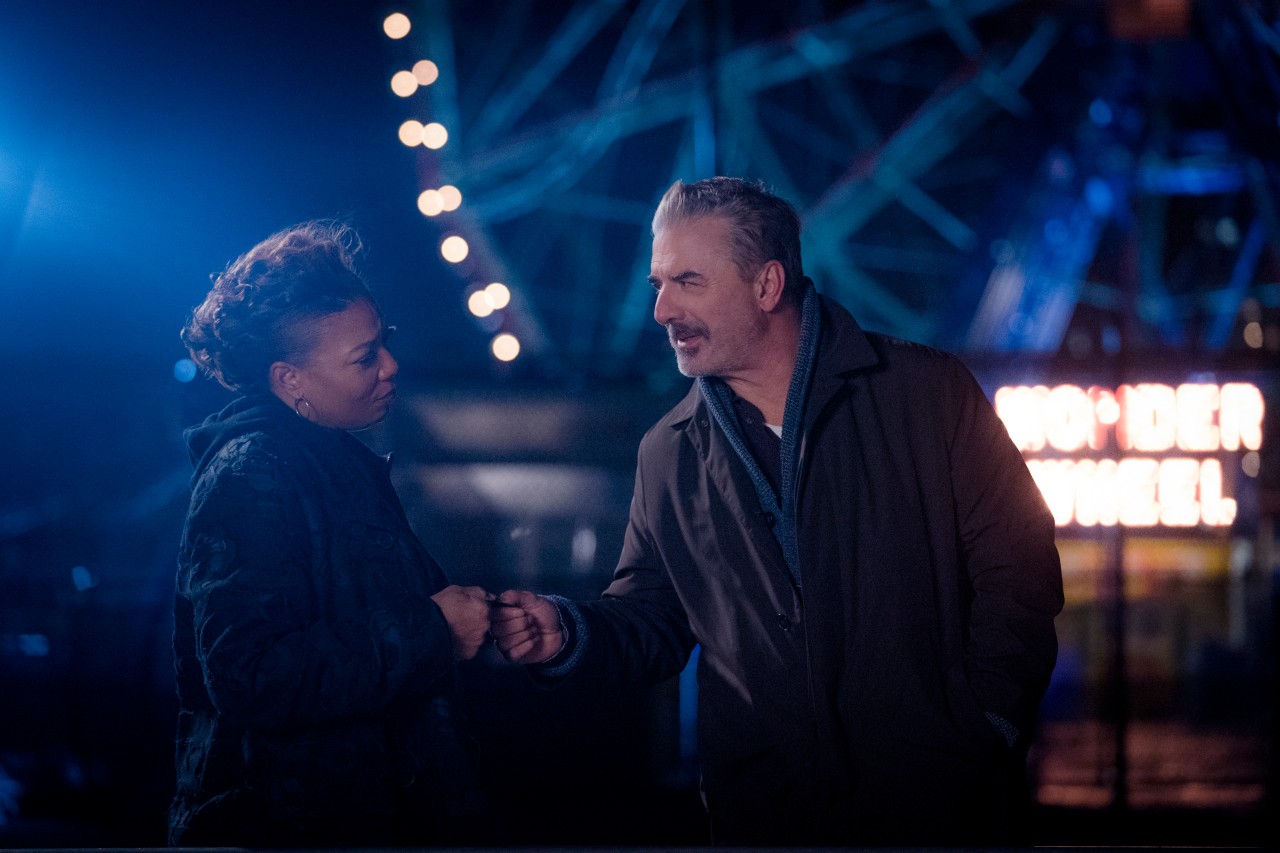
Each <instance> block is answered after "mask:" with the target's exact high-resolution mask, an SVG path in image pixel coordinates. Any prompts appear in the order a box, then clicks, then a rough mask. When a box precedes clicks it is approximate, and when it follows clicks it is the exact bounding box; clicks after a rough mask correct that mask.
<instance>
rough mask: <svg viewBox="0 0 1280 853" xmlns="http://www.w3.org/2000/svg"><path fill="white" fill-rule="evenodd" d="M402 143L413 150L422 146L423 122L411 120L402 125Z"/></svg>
mask: <svg viewBox="0 0 1280 853" xmlns="http://www.w3.org/2000/svg"><path fill="white" fill-rule="evenodd" d="M400 141H401V142H403V143H404V144H405V145H407V146H409V147H410V148H412V147H413V146H415V145H421V144H422V122H420V121H417V120H416V119H409V120H408V121H406V122H405V123H404V124H402V125H400Z"/></svg>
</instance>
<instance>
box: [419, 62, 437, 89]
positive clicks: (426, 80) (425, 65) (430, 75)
mask: <svg viewBox="0 0 1280 853" xmlns="http://www.w3.org/2000/svg"><path fill="white" fill-rule="evenodd" d="M413 76H414V79H416V80H417V81H418V85H419V86H430V85H431V84H432V83H434V82H436V80H437V79H438V78H439V77H440V69H439V68H437V67H436V64H435V63H434V62H432V61H431V60H430V59H420V60H418V61H417V62H415V63H413Z"/></svg>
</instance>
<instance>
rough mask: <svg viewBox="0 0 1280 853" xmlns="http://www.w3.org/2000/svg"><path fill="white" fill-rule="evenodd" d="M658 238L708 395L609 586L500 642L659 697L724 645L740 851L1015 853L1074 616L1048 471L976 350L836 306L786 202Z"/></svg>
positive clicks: (704, 701)
mask: <svg viewBox="0 0 1280 853" xmlns="http://www.w3.org/2000/svg"><path fill="white" fill-rule="evenodd" d="M653 234H654V240H653V258H652V267H651V270H652V271H651V275H650V276H649V278H650V281H651V282H652V283H653V286H654V289H655V290H656V292H657V301H656V304H655V307H654V319H655V320H657V321H658V322H659V323H661V324H662V325H663V326H665V327H666V329H667V333H668V336H669V338H670V340H671V345H672V347H673V348H674V349H675V353H676V363H677V365H678V367H679V369H680V371H681V372H682V373H683V374H685V375H686V376H690V377H696V382H695V384H694V387H693V388H692V389H691V390H690V392H689V394H688V396H686V397H685V398H684V400H683V401H681V402H680V403H679V404H678V405H677V406H676V407H675V408H673V409H672V410H671V411H670V412H668V413H667V415H666V416H665V417H663V418H662V420H660V421H659V422H658V423H657V425H656V426H654V427H653V428H652V429H651V430H650V431H649V432H648V433H647V434H646V435H645V437H644V439H643V440H642V442H641V444H640V451H639V457H638V463H637V466H636V481H635V491H634V494H633V497H632V502H631V511H630V518H629V522H628V527H627V531H626V538H625V541H624V544H623V550H622V555H621V557H620V559H619V561H618V567H617V570H616V572H615V575H614V580H613V583H612V584H611V585H610V586H609V588H608V589H607V590H606V591H605V593H604V597H603V598H602V599H601V600H600V601H596V602H570V601H567V600H563V599H549V598H545V597H539V596H534V595H533V594H532V593H527V592H514V591H513V592H507V593H504V594H503V596H502V600H503V601H504V602H506V603H508V604H518V605H519V607H507V608H495V615H494V622H493V625H492V631H493V634H494V635H495V637H496V639H497V641H498V645H499V647H500V648H501V649H502V650H503V651H504V653H505V654H506V655H507V656H508V657H509V658H510V659H511V660H514V661H516V662H520V663H533V664H536V665H535V666H534V668H533V669H534V672H535V673H536V674H538V675H539V676H540V677H541V678H544V679H548V680H550V681H552V682H555V681H559V680H563V679H567V678H592V679H601V680H603V681H605V682H609V683H612V684H614V685H636V684H651V683H654V682H657V681H659V680H661V679H664V678H667V677H669V676H671V675H673V674H675V673H677V672H679V671H680V669H681V668H682V667H683V666H684V665H685V663H686V661H687V659H688V656H689V654H690V652H691V650H692V648H693V646H694V644H695V643H696V644H700V645H701V656H700V661H699V665H698V686H699V692H698V738H699V752H700V762H701V769H702V787H703V796H704V800H705V803H706V806H707V809H708V811H709V813H710V816H711V822H712V832H713V837H714V840H715V841H716V842H717V843H720V844H733V845H738V844H742V845H746V844H751V845H759V844H765V845H795V844H946V845H960V844H978V843H1002V842H1004V843H1007V842H1008V841H1009V840H1010V836H1009V834H1008V830H1009V821H1010V816H1011V809H1012V806H1013V803H1014V801H1015V797H1016V793H1017V787H1018V782H1019V781H1020V779H1021V776H1022V765H1023V756H1024V755H1025V746H1026V741H1027V737H1028V734H1029V732H1030V731H1031V729H1032V725H1033V718H1034V714H1035V710H1036V707H1037V705H1038V703H1039V701H1040V698H1041V696H1042V695H1043V693H1044V690H1045V688H1046V686H1047V684H1048V681H1049V675H1050V672H1051V670H1052V668H1053V664H1054V660H1055V656H1056V651H1057V644H1056V638H1055V634H1054V629H1053V619H1054V616H1055V615H1056V614H1057V613H1058V611H1059V610H1060V609H1061V607H1062V579H1061V572H1060V568H1059V563H1058V555H1057V551H1056V550H1055V548H1054V544H1053V519H1052V517H1051V515H1050V514H1049V512H1048V510H1047V508H1046V506H1045V504H1044V501H1043V500H1042V498H1041V497H1040V494H1039V492H1038V491H1037V489H1036V486H1035V484H1034V483H1033V481H1032V479H1031V477H1030V475H1029V474H1028V472H1027V468H1026V466H1025V464H1024V463H1023V460H1022V457H1021V456H1020V455H1019V453H1018V451H1017V450H1016V449H1015V447H1014V446H1013V444H1012V442H1011V441H1010V440H1009V438H1008V435H1007V434H1006V432H1005V430H1004V427H1003V425H1002V424H1001V422H1000V420H999V419H998V418H997V416H996V414H995V412H994V410H993V409H992V407H991V406H990V404H989V403H988V401H987V399H986V397H985V396H984V395H983V393H982V391H981V389H980V388H979V386H978V385H977V383H976V382H975V381H974V380H973V378H972V376H971V375H970V374H969V372H968V371H967V370H966V369H965V368H964V367H963V366H962V365H961V364H960V363H959V362H958V361H957V360H956V359H954V358H952V357H951V356H948V355H945V354H943V353H941V352H937V351H935V350H932V349H929V348H926V347H923V346H920V345H918V344H911V343H907V342H904V341H899V340H894V339H891V338H887V337H883V336H880V335H874V334H870V333H867V332H864V331H862V329H860V328H859V327H858V325H857V323H856V322H855V321H854V320H853V318H852V317H851V316H850V315H849V314H848V313H847V312H846V311H845V310H844V309H843V308H841V307H840V306H839V305H837V304H836V303H835V302H833V301H831V300H828V299H826V298H824V297H822V296H820V295H819V294H818V293H817V292H816V290H815V289H814V287H813V285H812V282H810V281H809V280H808V279H807V278H805V277H804V274H803V271H802V268H801V261H800V240H799V219H798V217H797V215H796V213H795V211H794V209H793V208H792V207H791V206H790V205H789V204H788V203H787V202H785V201H784V200H782V199H780V198H778V197H776V196H774V195H772V194H771V193H769V192H767V191H766V190H764V189H763V188H762V187H760V186H758V185H755V184H752V183H749V182H746V181H742V180H739V179H733V178H712V179H709V180H704V181H699V182H697V183H693V184H687V185H686V184H684V183H680V182H677V183H676V184H674V185H673V186H672V187H671V188H670V189H669V190H668V191H667V193H666V194H665V196H664V197H663V199H662V201H661V203H660V204H659V206H658V209H657V212H656V214H655V215H654V219H653Z"/></svg>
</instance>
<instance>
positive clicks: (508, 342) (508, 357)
mask: <svg viewBox="0 0 1280 853" xmlns="http://www.w3.org/2000/svg"><path fill="white" fill-rule="evenodd" d="M489 349H490V350H492V351H493V357H494V358H496V359H497V360H498V361H515V359H516V356H518V355H520V341H519V339H518V338H516V336H515V335H512V334H510V333H508V332H503V333H502V334H500V335H498V336H497V337H496V338H494V339H493V343H491V344H490V345H489Z"/></svg>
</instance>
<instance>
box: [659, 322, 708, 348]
mask: <svg viewBox="0 0 1280 853" xmlns="http://www.w3.org/2000/svg"><path fill="white" fill-rule="evenodd" d="M708 331H709V330H708V329H707V327H706V326H704V325H702V324H701V323H676V322H671V323H668V324H667V340H669V341H671V345H672V346H675V343H676V341H678V340H679V339H680V338H688V337H691V336H693V335H697V336H699V337H703V338H705V337H709V335H708Z"/></svg>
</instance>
